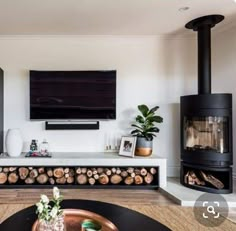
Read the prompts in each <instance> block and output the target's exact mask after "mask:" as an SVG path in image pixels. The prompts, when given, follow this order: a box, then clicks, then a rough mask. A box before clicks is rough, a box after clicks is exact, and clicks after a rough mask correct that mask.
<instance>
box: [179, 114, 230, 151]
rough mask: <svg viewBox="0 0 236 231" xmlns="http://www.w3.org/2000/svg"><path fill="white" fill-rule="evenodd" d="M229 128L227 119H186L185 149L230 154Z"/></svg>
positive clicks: (211, 117) (212, 117)
mask: <svg viewBox="0 0 236 231" xmlns="http://www.w3.org/2000/svg"><path fill="white" fill-rule="evenodd" d="M228 128H229V120H228V118H227V117H218V116H207V117H195V116H194V117H189V116H188V117H184V129H183V132H184V149H185V150H189V151H195V150H208V151H214V152H218V153H224V152H228V151H229V147H228V146H229V140H228V137H229V130H228Z"/></svg>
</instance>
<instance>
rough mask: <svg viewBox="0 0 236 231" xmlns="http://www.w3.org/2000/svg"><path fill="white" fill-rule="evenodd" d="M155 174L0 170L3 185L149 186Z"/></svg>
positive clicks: (141, 169)
mask: <svg viewBox="0 0 236 231" xmlns="http://www.w3.org/2000/svg"><path fill="white" fill-rule="evenodd" d="M156 175H157V169H156V168H144V167H126V168H119V167H96V168H95V167H51V168H49V167H0V185H3V184H19V185H22V184H27V185H32V184H38V185H65V184H75V185H76V184H78V185H95V184H96V185H149V184H152V183H153V182H154V180H155V179H157V177H156Z"/></svg>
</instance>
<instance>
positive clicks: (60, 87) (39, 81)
mask: <svg viewBox="0 0 236 231" xmlns="http://www.w3.org/2000/svg"><path fill="white" fill-rule="evenodd" d="M115 118H116V71H33V70H31V71H30V119H39V120H46V119H65V120H70V119H72V120H76V119H115Z"/></svg>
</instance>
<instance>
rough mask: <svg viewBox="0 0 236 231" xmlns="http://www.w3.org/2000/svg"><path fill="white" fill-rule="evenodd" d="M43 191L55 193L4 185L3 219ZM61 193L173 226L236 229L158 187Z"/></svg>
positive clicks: (0, 207) (0, 208) (179, 228)
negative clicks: (198, 214) (211, 224)
mask: <svg viewBox="0 0 236 231" xmlns="http://www.w3.org/2000/svg"><path fill="white" fill-rule="evenodd" d="M42 193H44V194H47V195H48V196H51V190H48V189H44V190H41V189H40V190H39V189H1V190H0V222H2V221H4V220H5V219H6V218H7V217H9V216H11V215H12V214H14V213H15V212H17V211H19V210H21V209H23V208H26V207H28V206H31V205H32V204H35V203H36V202H37V201H38V200H39V197H40V194H42ZM61 193H62V194H63V196H64V199H89V200H99V201H104V202H108V203H113V204H118V205H121V206H124V207H127V208H130V209H133V210H136V211H138V212H140V213H143V214H146V215H147V216H150V217H152V218H153V219H155V220H157V221H159V222H161V223H162V224H165V225H166V226H168V227H169V228H170V229H172V230H177V231H185V230H186V231H187V230H191V231H195V230H196V231H201V230H203V231H205V230H214V231H215V230H216V231H222V230H227V231H235V230H236V224H235V223H233V222H231V221H229V220H226V221H225V222H224V223H223V224H222V225H221V226H220V227H217V228H206V227H204V226H202V225H201V224H199V223H198V222H197V221H196V220H195V218H194V214H193V210H192V208H188V207H181V206H179V205H176V204H175V203H173V202H172V201H171V200H169V199H168V198H166V197H165V196H163V195H162V194H160V193H159V192H158V191H156V190H101V189H100V190H95V189H94V190H91V189H90V190H86V189H63V190H61ZM22 231H23V230H22ZM146 231H148V230H146Z"/></svg>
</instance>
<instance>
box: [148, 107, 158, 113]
mask: <svg viewBox="0 0 236 231" xmlns="http://www.w3.org/2000/svg"><path fill="white" fill-rule="evenodd" d="M158 108H159V106H155V107H153V108H152V109H151V110H150V111H149V113H154V112H155V111H156V110H157V109H158ZM149 113H148V114H149Z"/></svg>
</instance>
